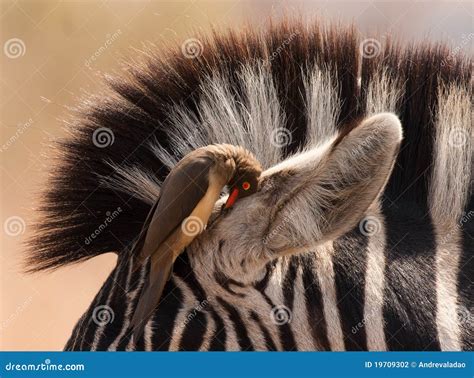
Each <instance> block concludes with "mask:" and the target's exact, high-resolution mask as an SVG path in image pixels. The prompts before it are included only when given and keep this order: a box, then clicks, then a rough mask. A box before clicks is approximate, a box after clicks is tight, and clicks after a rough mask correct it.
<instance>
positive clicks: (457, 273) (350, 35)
mask: <svg viewBox="0 0 474 378" xmlns="http://www.w3.org/2000/svg"><path fill="white" fill-rule="evenodd" d="M363 37H364V36H362V35H361V34H360V33H359V32H358V31H357V29H356V28H355V27H354V26H351V25H349V26H344V25H339V24H338V25H333V24H330V23H325V22H323V21H314V22H311V23H309V22H305V21H303V20H283V21H279V22H272V23H271V24H269V25H266V26H265V27H263V28H260V29H251V28H249V29H244V30H230V31H226V32H222V33H214V34H212V35H200V36H199V38H192V39H190V40H187V41H186V42H185V43H184V44H183V45H181V46H179V45H178V44H176V45H175V46H174V45H173V46H171V47H167V48H164V49H161V50H157V49H156V48H154V47H152V46H150V47H149V48H147V50H145V51H144V52H143V55H142V56H138V57H135V58H134V59H133V60H131V61H130V62H128V63H127V62H125V63H124V67H123V73H121V74H120V75H116V76H106V77H105V78H104V80H105V81H106V85H104V90H103V92H102V93H100V94H96V95H87V96H85V97H84V98H83V99H82V100H81V101H79V105H78V107H77V108H76V109H75V110H74V111H73V112H72V114H71V117H70V118H69V120H68V121H67V126H68V127H69V129H70V131H71V133H72V136H71V137H68V138H67V139H65V140H61V141H59V142H58V145H57V148H58V149H59V152H60V154H59V157H60V159H59V160H58V161H57V164H55V166H54V171H53V174H52V177H51V179H50V184H49V185H48V187H47V189H46V190H45V193H44V196H43V197H42V205H41V210H40V211H41V215H42V217H41V221H40V223H39V224H38V226H37V228H36V233H35V234H34V235H33V236H32V238H31V241H30V243H29V251H28V257H27V261H26V263H27V270H28V271H31V272H36V271H48V270H51V269H55V268H59V267H62V266H64V265H67V264H72V263H79V262H81V261H84V260H86V259H90V258H92V257H94V256H97V255H99V254H103V253H106V252H115V253H116V254H117V256H118V260H117V264H116V266H115V268H114V269H113V271H112V272H111V273H110V275H109V277H108V278H107V279H106V281H105V282H104V284H103V286H102V288H101V289H100V290H99V292H98V293H97V295H96V296H95V298H94V299H93V300H92V303H91V304H90V306H89V308H88V309H87V310H86V311H85V312H84V314H83V315H82V316H81V318H80V319H79V320H78V322H77V324H76V325H75V327H74V329H73V331H72V334H71V336H70V338H69V340H68V341H67V343H66V345H65V348H64V349H65V350H68V351H72V350H75V351H78V350H109V351H118V350H171V351H174V350H212V351H218V350H240V351H253V350H271V351H273V350H275V351H277V350H278V351H280V350H284V351H300V350H315V351H319V350H333V351H344V350H378V351H385V350H414V351H422V350H472V349H473V345H474V329H473V319H474V317H473V296H472V293H473V278H474V259H473V251H474V243H473V236H474V222H473V221H472V218H473V216H474V202H473V196H472V192H473V181H472V180H473V177H474V175H473V170H472V167H473V158H472V157H473V138H472V135H473V132H472V130H473V129H472V119H471V94H472V87H471V58H470V57H468V56H464V55H462V54H460V53H454V52H453V51H454V50H450V49H449V48H448V47H446V45H444V44H441V43H434V42H425V43H418V44H416V43H414V44H406V43H405V44H403V43H400V42H397V41H396V40H389V39H384V41H383V43H382V42H380V41H379V40H377V39H375V38H366V39H364V38H363ZM379 39H380V40H381V38H379ZM189 43H191V45H189ZM213 143H230V144H234V145H240V146H243V147H244V148H246V149H248V150H249V151H251V152H252V153H254V154H255V156H256V157H257V158H258V160H259V161H260V162H261V163H262V166H263V167H264V169H266V171H265V172H264V174H265V175H266V179H265V181H264V184H263V186H262V189H261V193H259V195H255V197H252V198H248V199H245V200H242V201H241V202H240V203H239V204H237V205H236V206H235V208H234V209H232V211H231V212H229V213H228V214H226V215H222V214H221V213H220V211H219V209H220V208H219V206H220V205H221V202H220V201H219V202H218V203H217V204H216V208H215V211H214V213H213V215H212V218H211V220H210V223H209V225H208V230H206V232H204V233H203V234H202V235H200V236H199V237H197V238H196V240H195V241H194V242H193V243H192V244H191V245H190V246H189V247H188V248H187V250H186V251H185V253H183V254H182V255H181V256H180V257H179V258H178V259H177V261H176V264H175V266H174V271H173V274H172V276H171V278H170V280H169V282H168V283H167V286H166V288H165V291H164V293H163V297H162V299H161V301H160V304H159V306H158V307H157V308H156V309H155V311H154V313H153V315H152V317H151V318H150V319H149V321H148V323H147V324H146V326H145V331H144V335H143V337H141V338H139V339H138V340H134V339H133V338H132V337H131V332H130V329H129V323H130V320H131V318H132V316H133V311H134V308H135V306H136V305H137V301H138V298H139V296H140V292H141V290H142V288H143V285H144V282H145V280H146V277H147V274H148V267H147V266H146V265H145V266H143V267H142V268H141V269H138V270H134V269H132V265H133V264H132V262H133V258H134V256H132V255H131V253H130V251H131V249H132V247H133V243H134V241H135V240H136V239H137V237H138V235H139V232H140V229H141V226H142V224H143V222H144V220H145V218H146V216H147V213H148V211H149V210H150V207H151V205H152V203H153V202H154V200H155V199H156V197H157V196H158V194H159V190H160V185H161V183H162V181H163V180H164V178H165V177H166V175H167V173H168V172H169V171H170V169H171V168H172V167H173V166H174V165H175V164H176V163H177V162H178V161H179V160H180V158H181V157H182V156H184V155H185V154H186V153H188V152H189V151H192V150H194V149H196V148H198V147H201V146H205V145H209V144H213ZM322 167H326V169H323V168H322ZM282 171H284V174H280V175H279V176H278V180H277V179H275V176H274V175H272V173H275V172H280V173H281V172H282ZM224 197H225V196H224ZM311 240H312V241H313V242H312V243H310V241H311ZM290 246H291V248H289V247H290Z"/></svg>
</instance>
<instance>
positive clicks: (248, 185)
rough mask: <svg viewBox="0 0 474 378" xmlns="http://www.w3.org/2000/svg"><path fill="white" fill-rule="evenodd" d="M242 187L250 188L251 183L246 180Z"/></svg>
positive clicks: (244, 188)
mask: <svg viewBox="0 0 474 378" xmlns="http://www.w3.org/2000/svg"><path fill="white" fill-rule="evenodd" d="M242 189H243V190H249V189H250V183H249V182H248V181H245V182H244V183H243V184H242Z"/></svg>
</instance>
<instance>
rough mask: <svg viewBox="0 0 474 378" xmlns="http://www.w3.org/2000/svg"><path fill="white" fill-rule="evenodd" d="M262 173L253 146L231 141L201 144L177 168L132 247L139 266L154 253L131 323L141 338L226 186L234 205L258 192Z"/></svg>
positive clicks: (166, 182)
mask: <svg viewBox="0 0 474 378" xmlns="http://www.w3.org/2000/svg"><path fill="white" fill-rule="evenodd" d="M261 172H262V168H261V166H260V163H259V162H258V161H257V160H256V159H255V157H254V156H253V155H252V154H251V153H250V152H249V151H247V150H245V149H244V148H242V147H238V146H233V145H230V144H216V145H210V146H207V147H202V148H199V149H197V150H195V151H193V152H191V153H189V154H187V155H186V156H185V157H184V158H183V159H182V160H180V161H179V163H178V164H176V166H175V167H174V168H173V169H172V170H171V172H170V173H169V175H168V176H167V177H166V179H165V181H164V182H163V185H162V187H161V191H160V195H159V198H158V199H157V201H156V202H155V204H154V206H153V207H152V209H151V210H150V213H149V214H148V217H147V219H146V220H145V223H144V226H143V228H142V231H141V233H140V236H139V238H138V240H137V242H136V244H135V245H134V247H133V251H132V256H133V258H134V264H136V265H135V267H136V268H137V267H140V266H142V264H143V263H144V262H145V260H146V259H147V258H148V257H150V273H149V276H148V280H147V282H146V283H145V287H144V289H143V291H142V295H141V297H140V300H139V302H138V305H137V307H136V310H135V313H134V316H133V319H132V321H131V324H130V327H131V329H132V330H133V335H134V339H135V341H136V340H138V337H140V336H141V335H142V333H143V329H144V326H145V324H146V323H147V321H148V318H149V317H150V315H151V313H152V312H153V310H154V309H155V307H156V306H157V305H158V302H159V300H160V298H161V295H162V293H163V289H164V287H165V284H166V282H167V281H168V279H169V277H170V275H171V272H172V269H173V263H174V261H175V260H176V258H177V257H178V255H179V254H180V253H182V252H183V251H184V249H185V248H186V247H187V246H188V245H189V244H190V243H191V242H192V241H193V240H194V238H196V237H197V236H198V235H199V234H200V233H201V232H202V231H203V230H204V229H205V227H206V224H207V222H208V220H209V217H210V216H211V212H212V210H213V208H214V205H215V203H216V201H217V200H218V199H219V197H220V195H221V192H222V189H223V188H224V187H225V186H226V185H227V186H228V188H229V193H230V194H229V197H228V199H227V202H226V203H225V206H224V207H225V208H226V209H229V208H231V207H232V206H233V205H234V203H235V201H236V200H237V199H238V198H242V197H246V196H248V195H250V194H252V193H255V192H256V191H257V189H258V184H259V177H260V174H261Z"/></svg>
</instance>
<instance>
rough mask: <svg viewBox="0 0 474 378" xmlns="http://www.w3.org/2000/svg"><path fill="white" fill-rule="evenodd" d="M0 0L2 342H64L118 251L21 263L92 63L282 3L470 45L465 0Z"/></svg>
mask: <svg viewBox="0 0 474 378" xmlns="http://www.w3.org/2000/svg"><path fill="white" fill-rule="evenodd" d="M0 3H1V8H0V24H1V30H0V37H1V38H0V42H1V46H0V47H2V49H1V50H0V65H1V74H0V127H1V140H0V159H1V160H0V168H1V171H0V174H1V176H0V178H1V200H0V206H1V213H0V221H1V223H0V226H1V228H0V237H1V254H0V264H1V265H0V274H1V278H0V285H1V286H0V292H1V302H0V306H1V311H0V340H1V346H0V349H1V350H60V349H62V347H63V345H64V343H65V342H66V340H67V338H68V337H69V334H70V332H71V329H72V327H73V325H74V324H75V322H76V321H77V319H78V318H79V316H80V315H81V314H82V312H83V311H84V310H85V309H86V307H87V306H88V303H89V302H90V301H91V299H92V297H93V296H94V295H95V293H96V291H97V290H98V288H99V287H100V285H101V284H102V282H103V281H104V279H105V278H106V277H107V275H108V273H109V272H110V270H111V268H112V267H113V264H114V262H115V257H114V256H112V255H103V256H100V257H98V258H95V259H93V260H91V261H89V262H87V263H83V264H81V265H77V266H74V267H70V268H63V269H60V270H58V271H56V272H54V273H52V274H36V275H29V276H28V275H24V274H22V273H21V272H20V261H21V257H22V253H23V247H22V242H23V241H24V239H25V237H26V236H27V235H28V232H29V231H30V228H29V225H31V223H32V221H33V220H34V216H35V211H34V207H35V203H36V202H35V201H36V200H35V194H36V193H38V191H39V190H41V188H42V186H43V185H44V179H45V176H46V172H47V169H48V164H49V160H48V147H47V144H48V141H49V140H51V139H54V138H57V137H60V136H63V135H64V132H63V131H62V130H61V119H62V118H63V117H64V115H65V113H66V111H67V109H66V107H67V106H68V105H72V104H74V102H75V98H76V96H77V95H80V94H81V89H86V90H88V91H94V88H96V86H97V78H96V77H97V73H98V72H105V71H110V70H112V69H114V68H116V67H117V63H116V61H117V58H118V53H125V54H127V48H128V47H136V48H140V46H141V44H142V43H143V41H154V42H156V43H157V44H158V45H159V44H160V43H161V42H162V41H163V40H169V39H176V40H177V41H178V42H181V41H184V40H185V39H186V38H189V37H192V36H193V30H195V29H196V28H202V29H204V30H207V29H209V26H210V25H211V23H217V24H218V25H221V26H224V27H225V26H238V25H239V24H242V23H243V22H245V21H250V22H252V23H254V24H262V23H264V22H265V21H266V20H267V17H268V16H269V15H270V14H273V15H274V16H275V17H276V18H278V17H280V16H281V15H283V14H285V13H286V14H288V13H301V14H302V15H304V16H305V17H308V18H310V17H311V16H316V15H318V16H321V15H323V16H325V17H327V18H330V19H342V20H344V21H346V20H347V21H350V20H353V21H354V22H355V23H356V24H357V25H358V26H359V27H360V28H361V30H362V31H363V32H365V31H371V32H380V33H392V34H394V35H398V36H402V37H405V38H408V39H413V38H415V39H421V38H424V37H429V38H432V39H444V40H446V41H448V42H449V43H450V44H451V45H452V46H453V47H454V48H457V49H463V50H468V52H469V51H470V52H472V42H473V40H474V38H473V34H472V32H473V27H472V26H473V25H472V22H473V5H472V3H469V2H434V1H431V2H426V3H414V2H356V1H345V2H339V1H331V2H329V1H327V2H325V1H305V2H297V1H288V2H282V1H175V2H170V1H129V2H126V1H93V0H89V1H85V0H84V1H52V0H50V1H31V0H30V1H5V0H3V1H2V0H0ZM114 35H115V37H114ZM12 38H19V39H20V40H21V41H22V42H23V43H24V50H20V53H21V54H20V55H19V56H18V57H16V58H15V57H13V58H12V57H11V55H12V52H11V51H10V52H9V53H8V54H7V53H6V52H5V50H4V47H5V44H6V43H7V41H9V40H10V39H12ZM110 38H111V39H113V43H112V44H111V45H110V46H109V47H108V48H107V49H105V50H104V51H103V52H102V53H100V54H99V56H98V57H97V58H96V60H95V61H93V62H91V61H89V63H90V64H89V66H90V68H88V67H86V63H85V62H86V61H88V60H89V59H90V57H91V56H92V55H93V54H94V53H95V52H96V51H98V49H99V48H100V47H101V46H103V45H104V43H105V41H106V40H107V39H110ZM21 49H23V47H21ZM13 54H15V52H13ZM9 55H10V56H9ZM30 119H31V121H30V122H29V123H28V120H30ZM12 217H16V218H12ZM15 221H17V222H16V223H15ZM15 225H18V226H19V227H18V228H15Z"/></svg>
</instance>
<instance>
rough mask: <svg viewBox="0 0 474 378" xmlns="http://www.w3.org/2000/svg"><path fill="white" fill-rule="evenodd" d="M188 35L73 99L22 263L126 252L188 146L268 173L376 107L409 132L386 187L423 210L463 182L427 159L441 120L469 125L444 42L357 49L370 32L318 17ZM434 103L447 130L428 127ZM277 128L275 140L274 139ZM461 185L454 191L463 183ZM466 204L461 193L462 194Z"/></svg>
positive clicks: (459, 65)
mask: <svg viewBox="0 0 474 378" xmlns="http://www.w3.org/2000/svg"><path fill="white" fill-rule="evenodd" d="M192 41H194V43H195V44H197V45H196V46H194V47H197V48H198V50H199V51H198V54H195V55H191V56H190V54H189V52H186V51H184V49H182V48H181V47H178V46H176V47H174V48H169V49H167V50H165V51H163V50H161V51H157V50H156V49H150V50H148V51H146V53H144V54H143V57H141V58H139V59H136V60H134V61H130V62H129V63H128V64H126V72H125V74H123V73H122V74H120V75H117V76H114V77H111V76H108V77H106V81H107V85H106V86H105V88H104V91H103V93H101V94H99V95H94V96H89V97H88V98H87V99H84V100H82V101H81V102H80V105H79V106H78V108H77V109H76V111H75V112H74V114H73V115H72V117H71V120H70V121H68V126H69V129H70V130H71V132H72V135H73V136H72V137H70V138H68V139H66V140H63V141H60V142H58V146H57V148H58V149H59V151H60V154H59V157H60V159H58V161H57V162H56V163H55V165H54V167H53V169H52V172H53V174H52V177H51V179H50V181H49V184H48V187H47V188H45V190H44V193H43V197H42V205H41V213H42V220H41V221H40V223H39V224H38V225H37V226H36V232H35V234H34V235H32V237H31V239H30V241H29V249H28V255H27V261H26V262H27V269H28V270H29V271H40V270H46V269H52V268H56V267H59V266H62V265H65V264H70V263H75V262H79V261H83V260H85V259H89V258H91V257H93V256H96V255H99V254H102V253H105V252H111V251H113V252H116V253H119V254H121V253H124V251H128V250H129V249H130V247H131V244H132V243H133V241H134V240H135V238H136V237H137V235H138V233H139V231H140V229H141V226H142V223H143V221H144V220H145V217H146V215H147V213H148V211H149V209H150V206H151V204H152V202H153V201H154V199H155V198H156V196H157V195H158V193H159V188H160V184H161V182H162V181H163V180H164V178H165V177H166V175H167V173H168V172H169V170H170V169H171V168H172V167H173V166H174V165H175V164H176V163H177V161H179V160H180V158H181V157H183V156H184V155H185V154H186V153H188V152H190V151H191V150H193V149H195V148H197V147H201V146H205V145H208V144H211V143H231V144H235V145H241V146H243V147H245V148H246V149H248V150H249V151H251V152H253V153H254V154H255V156H256V157H257V158H258V159H259V160H260V162H261V163H262V166H263V167H264V168H268V167H271V166H273V165H275V164H277V163H278V162H280V161H282V160H283V159H284V158H285V157H287V156H289V155H291V154H295V153H298V152H300V151H304V150H305V149H306V148H308V147H311V146H315V145H319V144H322V143H324V142H325V141H327V140H328V139H330V138H332V137H334V136H337V135H338V134H340V133H342V132H344V130H346V129H347V128H348V127H350V125H351V124H353V123H354V122H357V120H358V119H360V118H361V117H364V116H366V115H370V114H375V113H377V112H382V111H391V112H395V113H397V114H398V115H399V117H400V119H401V122H402V125H403V128H404V135H405V139H404V141H403V145H402V148H401V152H400V155H399V157H398V160H397V165H396V167H395V169H394V172H393V174H392V177H391V179H390V182H389V183H388V186H387V189H386V192H385V195H386V196H387V197H388V198H397V197H399V196H402V197H403V199H404V200H407V201H414V202H418V203H424V204H425V205H426V206H427V202H428V197H429V196H430V195H431V196H440V197H441V198H443V199H444V200H445V201H451V202H453V201H457V200H455V199H453V198H452V194H449V192H448V190H447V189H446V190H443V189H441V186H440V187H439V188H438V187H436V188H433V187H429V185H428V182H429V180H428V179H429V177H430V175H432V174H436V175H439V176H440V175H443V174H444V173H445V172H446V171H449V170H451V172H454V173H451V174H450V175H451V176H450V177H449V181H450V182H456V180H458V179H459V178H460V177H461V174H462V172H461V171H462V169H463V168H462V167H461V166H460V165H457V166H456V167H457V168H456V167H454V170H452V168H453V166H446V165H443V160H442V157H437V158H436V159H438V160H436V159H434V158H433V156H434V153H435V150H436V151H438V150H439V146H438V147H436V145H435V143H434V141H435V140H443V141H444V142H446V138H447V136H446V135H447V134H449V133H450V131H451V128H450V126H449V122H448V121H449V119H450V118H454V119H456V120H458V123H462V124H465V119H466V117H467V116H468V115H466V114H461V113H459V111H454V112H453V110H452V107H450V104H452V103H453V102H455V101H463V102H464V103H466V102H467V101H469V93H470V90H471V88H470V83H469V80H470V75H471V72H470V59H468V58H466V57H463V56H460V55H456V54H454V53H452V52H451V51H450V50H449V49H448V48H447V47H445V46H444V45H441V44H429V43H428V44H420V45H408V46H404V47H402V46H401V45H400V44H398V43H394V42H392V41H390V40H386V41H385V43H384V44H381V43H380V42H379V41H377V45H376V47H377V48H378V49H379V51H378V54H376V55H374V56H364V54H362V55H361V51H362V49H361V48H362V47H363V43H364V41H366V40H363V39H362V38H361V36H360V35H359V34H358V33H357V31H356V30H355V29H354V27H342V26H334V25H326V24H323V23H320V22H314V23H311V24H305V23H304V22H302V21H283V22H280V23H276V24H271V25H270V26H268V27H267V28H265V29H263V30H249V29H246V30H243V31H240V32H235V31H228V32H226V33H222V34H214V35H212V36H200V37H199V39H193V40H192ZM183 46H184V45H183ZM193 54H194V53H193ZM444 93H447V94H448V97H447V100H446V101H444V100H443V101H444V102H442V101H441V100H440V98H441V97H442V96H441V94H444ZM443 98H446V97H443ZM438 107H441V108H442V109H443V110H442V111H441V112H440V113H439V114H440V115H441V117H444V118H445V119H444V120H443V124H444V125H445V128H444V129H443V130H437V129H436V128H435V124H436V119H435V118H434V117H435V116H434V115H435V114H437V112H436V111H435V110H437V109H438ZM461 119H462V120H461ZM466 132H470V131H469V130H467V131H466ZM278 133H283V135H282V137H284V138H287V140H285V143H281V144H279V143H270V142H269V141H271V140H272V138H274V137H275V135H276V136H277V138H278V137H280V135H279V134H278ZM104 137H105V139H104ZM468 144H469V146H468V148H465V149H462V150H459V151H457V154H458V155H456V158H460V159H461V160H462V161H463V162H465V161H466V160H467V159H469V158H470V156H472V146H470V142H469V143H468ZM439 152H440V155H438V156H445V155H446V153H447V151H446V150H440V151H439ZM443 154H444V155H443ZM449 161H451V160H449ZM433 164H435V169H434V170H433V169H432V168H430V167H431V166H432V165H433ZM459 164H461V163H459ZM465 166H466V165H464V167H465ZM418 177H421V179H420V180H418V179H417V178H418ZM466 177H467V180H469V175H467V176H466ZM464 181H465V179H462V183H461V184H460V185H459V186H455V187H454V189H459V190H464V189H463V188H464V187H465V182H464ZM453 185H454V184H453ZM462 185H464V186H462ZM464 192H465V190H464ZM466 200H468V194H467V193H464V194H463V196H462V198H461V199H459V200H458V201H459V203H461V202H462V201H466ZM456 208H459V206H456ZM117 209H120V211H119V212H118V215H117V216H115V217H114V218H113V219H112V220H110V221H108V218H110V214H111V213H114V212H115V211H117ZM455 215H456V214H453V216H455ZM104 225H105V226H104Z"/></svg>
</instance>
